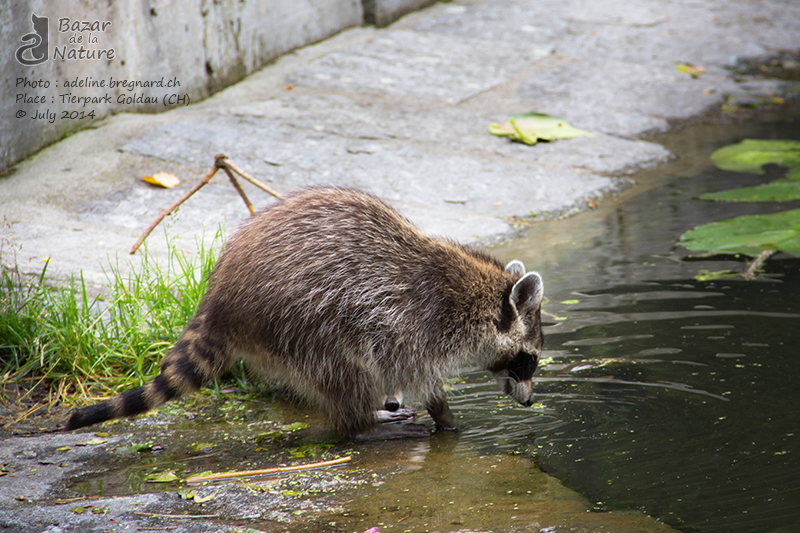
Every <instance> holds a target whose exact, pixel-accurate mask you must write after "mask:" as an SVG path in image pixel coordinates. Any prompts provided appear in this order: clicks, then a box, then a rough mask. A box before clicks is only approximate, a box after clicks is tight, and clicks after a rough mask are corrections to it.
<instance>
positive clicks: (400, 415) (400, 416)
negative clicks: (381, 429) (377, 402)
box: [375, 407, 417, 424]
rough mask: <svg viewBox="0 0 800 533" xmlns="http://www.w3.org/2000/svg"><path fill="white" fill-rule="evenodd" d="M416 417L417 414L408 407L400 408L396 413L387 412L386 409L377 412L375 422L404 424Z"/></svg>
mask: <svg viewBox="0 0 800 533" xmlns="http://www.w3.org/2000/svg"><path fill="white" fill-rule="evenodd" d="M415 416H417V412H416V411H414V410H413V409H409V408H407V407H403V408H400V409H398V410H396V411H387V410H385V409H379V410H377V411H375V420H376V421H377V422H378V424H394V423H397V422H404V421H406V420H411V419H412V418H414V417H415Z"/></svg>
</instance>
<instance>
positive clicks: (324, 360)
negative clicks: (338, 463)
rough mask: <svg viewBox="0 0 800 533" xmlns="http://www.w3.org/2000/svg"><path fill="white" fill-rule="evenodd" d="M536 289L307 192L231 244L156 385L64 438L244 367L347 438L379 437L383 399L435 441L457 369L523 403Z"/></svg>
mask: <svg viewBox="0 0 800 533" xmlns="http://www.w3.org/2000/svg"><path fill="white" fill-rule="evenodd" d="M543 290H544V285H543V282H542V278H541V277H540V276H539V274H538V273H536V272H527V273H526V272H525V267H524V266H523V265H522V263H521V262H519V261H511V262H510V263H509V264H508V265H506V266H505V267H503V265H502V264H501V263H499V262H498V261H497V260H496V259H493V258H492V257H490V256H489V255H486V254H484V253H481V252H479V251H476V250H473V249H470V248H468V247H465V246H462V245H460V244H458V243H456V242H453V241H451V240H447V239H438V238H433V237H431V236H428V235H427V234H425V233H423V232H422V231H421V230H420V229H418V228H417V227H416V226H414V225H413V224H412V223H411V222H409V221H408V220H407V219H406V218H404V217H403V216H401V215H400V214H399V213H398V212H397V211H395V210H394V209H393V208H391V207H389V206H388V205H387V204H385V203H384V202H383V201H381V200H380V199H378V198H377V197H375V196H373V195H371V194H368V193H365V192H362V191H358V190H352V189H342V188H332V187H316V188H310V189H306V190H303V191H301V192H298V193H295V194H293V195H290V196H289V197H288V198H286V200H285V201H284V202H282V203H278V204H275V205H273V206H271V207H268V208H267V209H266V210H264V211H262V212H261V213H259V214H258V215H257V216H255V217H253V218H251V219H250V220H249V221H248V222H246V223H245V224H244V225H243V226H242V228H241V229H240V230H239V231H238V232H237V233H236V234H235V235H234V236H233V237H231V239H230V240H229V241H228V243H227V245H226V249H225V251H224V253H223V254H222V255H221V257H220V258H219V260H218V262H217V265H216V266H215V269H214V271H213V273H212V275H211V278H210V282H209V289H208V292H207V293H206V295H205V297H204V298H203V300H202V302H201V303H200V305H199V308H198V310H197V313H196V314H195V315H194V317H193V318H192V319H191V321H190V322H189V324H188V325H187V326H186V329H185V330H184V331H183V333H182V334H181V335H180V337H179V338H178V341H177V342H176V343H175V345H174V347H173V348H172V350H171V351H170V352H169V354H168V355H166V356H165V358H164V359H163V361H162V363H161V373H160V374H159V375H158V376H157V377H156V378H155V379H154V380H153V381H151V382H149V383H147V384H146V385H144V386H142V387H138V388H135V389H133V390H130V391H127V392H125V393H123V394H121V395H119V396H116V397H114V398H111V399H110V400H107V401H105V402H102V403H99V404H95V405H91V406H88V407H85V408H83V409H79V410H77V411H75V412H74V414H73V415H72V417H71V418H70V419H69V421H68V422H67V424H66V429H67V430H74V429H77V428H81V427H84V426H89V425H91V424H96V423H98V422H102V421H105V420H109V419H111V418H117V417H123V416H131V415H134V414H138V413H142V412H145V411H147V410H150V409H152V408H154V407H157V406H159V405H162V404H164V403H165V402H167V401H169V400H172V399H174V398H178V397H180V396H183V395H185V394H188V393H190V392H193V391H196V390H198V389H199V388H200V387H202V386H203V385H204V384H206V383H208V382H210V381H212V380H214V379H215V378H217V377H219V376H220V375H221V374H222V373H223V372H224V371H225V370H226V369H227V368H229V367H230V366H231V365H232V364H233V363H235V362H236V361H238V360H240V359H243V360H244V361H245V364H246V365H247V366H248V368H249V369H251V370H253V371H255V372H256V373H258V374H260V375H262V376H264V377H265V378H266V379H267V380H269V381H272V382H278V383H280V384H281V385H283V386H288V387H289V388H290V389H291V390H292V391H293V392H294V393H296V394H298V395H299V396H300V397H302V398H305V399H307V400H309V401H310V402H311V403H313V404H315V405H316V406H318V407H319V408H320V409H321V410H322V411H323V412H324V413H325V414H326V415H327V417H328V419H329V420H330V422H331V424H332V425H333V428H334V429H335V431H336V432H338V433H339V434H341V435H343V436H344V437H347V438H350V439H354V438H358V437H360V436H364V435H368V434H378V435H379V437H378V438H381V437H380V433H381V431H380V428H381V427H386V426H379V424H378V421H379V419H378V418H377V417H376V412H377V411H379V410H381V409H382V408H385V407H386V405H387V400H389V399H390V397H391V395H392V394H393V393H392V392H390V393H389V394H387V391H402V392H403V393H404V394H405V395H406V396H407V397H409V398H412V399H415V400H417V401H419V402H420V403H421V404H422V405H424V407H425V408H426V409H427V411H428V413H429V414H430V416H431V417H432V418H433V421H434V423H435V425H434V429H438V430H455V429H456V423H455V418H454V417H453V414H452V412H451V411H450V408H449V406H448V404H447V399H446V398H445V394H444V391H443V388H442V385H443V383H444V382H445V380H447V379H448V378H450V377H452V376H454V375H457V374H458V373H459V371H461V370H463V369H465V368H467V367H479V368H482V369H485V370H489V371H490V372H492V373H493V375H494V377H495V378H496V380H497V382H498V383H499V385H500V387H501V389H502V390H503V391H504V392H505V393H506V394H508V395H509V396H511V397H512V398H514V399H515V400H516V401H517V402H519V403H520V404H522V405H525V406H530V405H531V403H533V389H532V385H531V378H532V376H533V373H534V371H535V370H536V367H537V364H538V360H539V357H540V354H541V351H542V344H543V341H544V337H543V334H542V328H541V318H540V308H541V303H542V297H543ZM393 399H394V400H395V402H396V405H395V403H393V402H392V403H390V406H391V407H395V406H396V407H397V408H399V407H400V401H401V400H398V399H397V398H396V397H393ZM384 412H386V411H384ZM393 426H402V427H410V426H417V427H416V428H415V429H413V430H411V429H406V430H407V431H409V432H410V433H414V434H420V433H426V432H427V433H429V432H430V429H429V428H424V429H423V431H420V426H419V425H416V424H394V425H393ZM392 431H394V432H398V431H401V432H402V431H404V430H402V429H401V430H398V429H397V428H396V427H395V429H393V430H392ZM389 433H390V432H389V431H386V434H387V435H388V434H389Z"/></svg>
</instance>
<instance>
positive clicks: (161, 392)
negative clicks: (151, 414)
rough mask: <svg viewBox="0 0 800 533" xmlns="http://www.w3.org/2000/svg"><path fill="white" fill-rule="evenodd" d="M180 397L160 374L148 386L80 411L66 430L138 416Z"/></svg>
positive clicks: (70, 420)
mask: <svg viewBox="0 0 800 533" xmlns="http://www.w3.org/2000/svg"><path fill="white" fill-rule="evenodd" d="M178 396H179V394H178V391H176V390H175V389H174V388H172V387H170V385H169V381H168V379H167V378H166V377H165V376H164V374H159V375H158V376H156V378H155V379H154V380H153V381H151V382H150V383H148V384H147V385H143V386H141V387H136V388H135V389H132V390H129V391H127V392H124V393H122V394H120V395H119V396H115V397H114V398H111V399H110V400H106V401H104V402H100V403H98V404H95V405H90V406H89V407H84V408H83V409H78V410H77V411H75V412H74V413H73V414H72V416H71V417H70V419H69V421H68V422H67V425H66V427H65V429H66V430H67V431H72V430H73V429H78V428H82V427H86V426H91V425H92V424H98V423H100V422H105V421H106V420H111V419H112V418H121V417H124V416H133V415H138V414H139V413H144V412H146V411H149V410H150V409H154V408H156V407H158V406H160V405H163V404H165V403H166V402H168V401H170V400H172V399H174V398H176V397H178Z"/></svg>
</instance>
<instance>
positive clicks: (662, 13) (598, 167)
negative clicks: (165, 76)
mask: <svg viewBox="0 0 800 533" xmlns="http://www.w3.org/2000/svg"><path fill="white" fill-rule="evenodd" d="M799 44H800V4H798V3H796V2H789V1H781V0H764V1H761V2H758V3H754V2H752V1H749V0H708V1H704V2H696V1H694V0H691V1H690V0H675V1H671V2H663V1H662V0H638V1H635V2H616V1H610V0H598V1H588V0H537V1H524V0H484V1H480V0H465V1H461V2H449V3H442V4H437V5H434V6H432V7H431V8H428V9H425V10H423V11H420V12H418V13H414V14H411V15H409V16H407V17H405V18H403V19H401V20H400V21H398V22H397V23H395V24H393V25H391V26H389V27H387V28H383V29H375V28H357V29H351V30H347V31H344V32H342V33H341V34H339V35H337V36H335V37H333V38H331V39H329V40H327V41H324V42H322V43H320V44H317V45H314V46H310V47H307V48H304V49H301V50H298V51H296V52H293V53H291V54H288V55H286V56H284V57H282V58H281V59H279V60H278V61H276V62H275V63H274V64H272V65H270V66H268V67H266V68H264V69H263V70H262V71H260V72H258V73H256V74H254V75H252V76H250V77H249V78H247V79H245V80H244V81H242V82H240V83H238V84H236V85H234V86H232V87H230V88H228V89H226V90H224V91H222V92H221V93H218V94H217V95H215V96H213V97H212V98H209V99H208V100H205V101H203V102H200V103H197V104H192V105H190V106H187V107H182V108H179V109H175V110H173V111H169V112H166V113H163V114H158V115H131V114H121V115H116V116H114V117H111V118H108V119H106V120H103V121H102V122H98V123H96V124H95V125H94V126H93V127H92V128H91V129H88V130H85V131H82V132H80V133H77V134H75V135H72V136H71V137H69V138H67V139H65V140H63V141H61V142H59V143H57V144H55V145H52V146H50V147H49V148H47V149H45V150H43V151H41V152H40V153H38V154H36V155H35V156H33V157H31V158H29V159H27V160H25V161H24V162H22V163H20V164H19V165H17V167H16V168H15V169H14V171H13V172H12V173H11V174H10V175H8V176H6V177H4V178H1V179H0V206H1V207H0V211H1V213H0V214H2V215H3V216H4V218H5V222H6V224H7V226H8V228H7V229H6V231H5V236H6V238H11V239H13V241H14V242H15V243H16V244H17V245H21V250H20V251H19V252H18V253H17V258H16V259H17V261H18V262H19V264H20V266H21V268H22V269H23V270H24V271H27V272H31V273H35V272H38V271H40V270H41V267H42V265H43V260H45V259H46V258H48V257H49V258H50V259H51V264H50V266H49V270H48V272H49V275H51V276H56V277H59V278H63V277H64V276H67V275H69V274H70V273H75V272H77V271H79V270H83V272H84V275H85V276H86V279H87V280H88V281H89V282H90V283H99V282H101V281H102V280H103V279H104V275H103V273H102V268H103V266H104V265H107V263H108V258H109V257H110V258H112V259H113V258H114V257H115V256H117V257H119V258H120V259H122V260H125V258H127V257H128V251H129V250H130V247H131V246H132V245H133V243H134V242H135V240H136V237H137V235H138V234H140V233H141V232H142V230H143V229H144V228H145V227H146V226H147V225H148V224H149V223H150V222H151V221H152V220H153V219H154V218H155V216H156V215H157V214H158V213H159V212H160V211H161V209H162V208H164V207H165V206H167V205H169V204H170V203H171V202H172V201H173V200H174V199H176V198H177V197H179V196H180V195H182V194H183V193H184V192H185V191H186V190H187V189H188V188H189V187H190V186H191V185H192V183H194V182H196V181H197V180H199V179H200V178H201V177H202V176H203V175H204V174H205V173H206V172H207V170H208V169H209V168H210V167H211V165H212V164H213V161H214V155H215V154H217V153H225V154H226V155H228V157H230V158H231V159H232V160H233V161H234V162H236V163H237V164H238V165H239V166H241V167H243V168H244V169H245V170H247V171H248V172H250V173H251V174H253V175H255V176H256V177H258V178H259V179H261V180H264V181H266V182H268V183H270V184H271V185H272V186H274V187H275V188H276V189H278V190H280V191H284V192H285V191H290V190H293V189H296V188H298V187H303V186H307V185H313V184H335V185H342V186H353V187H359V188H363V189H367V190H370V191H372V192H374V193H376V194H378V195H380V196H381V197H383V198H385V199H386V200H388V201H389V202H390V203H392V204H393V205H395V206H396V207H398V208H399V209H400V210H401V211H402V212H403V213H404V214H406V215H407V216H408V217H409V218H411V219H412V220H413V221H415V222H416V223H418V224H419V225H421V226H422V227H423V228H425V229H426V230H428V231H430V232H432V233H436V234H444V235H448V236H450V237H454V238H456V239H458V240H461V241H467V242H475V241H481V240H485V239H489V238H491V237H494V236H498V235H504V234H508V233H510V232H513V230H514V228H513V220H514V219H515V218H519V217H531V216H535V215H548V214H549V215H552V214H559V213H563V212H568V211H570V210H573V209H580V208H585V201H586V200H587V199H596V198H599V197H601V196H602V195H603V194H605V193H607V192H609V191H613V190H615V189H617V188H619V187H621V186H623V185H624V184H625V183H626V179H625V178H624V177H625V176H626V174H629V173H630V172H631V171H632V170H634V169H636V168H638V167H642V166H649V165H655V164H658V163H660V162H663V161H665V160H666V159H668V158H670V157H671V154H669V153H668V152H667V151H666V150H665V149H664V148H663V147H662V146H660V145H658V144H654V143H652V142H647V141H646V140H642V138H643V137H644V136H646V135H647V134H652V133H654V132H663V131H666V130H668V129H669V128H670V127H671V125H672V124H674V123H675V122H677V121H681V120H684V119H688V118H691V117H696V116H698V115H700V114H702V113H704V112H706V111H708V110H718V109H719V108H720V106H721V105H722V104H724V103H728V104H734V103H742V102H746V103H748V104H757V105H759V104H762V103H766V104H771V103H772V102H773V101H774V100H773V99H774V98H775V97H785V96H787V95H790V92H791V91H793V90H794V91H796V89H795V88H793V87H794V86H793V85H791V84H790V83H788V82H782V81H779V80H775V79H762V78H753V77H745V76H741V75H734V73H733V72H732V70H731V68H730V67H732V66H734V65H736V63H737V61H739V60H740V59H742V58H754V57H767V56H769V55H771V54H775V53H776V52H777V51H779V50H783V49H794V50H796V49H797V48H798V45H799ZM675 62H689V63H693V64H695V65H701V66H703V67H704V68H705V73H703V74H700V75H699V77H697V78H694V77H692V76H690V75H689V74H687V73H684V72H681V71H679V70H678V68H677V66H676V64H675ZM528 111H537V112H543V113H549V114H554V115H558V116H561V117H563V118H565V119H566V120H568V121H569V122H570V123H572V124H573V125H574V126H576V127H579V128H582V129H586V130H589V131H591V132H593V133H594V134H595V135H594V137H591V138H576V139H570V140H562V141H558V142H554V143H540V144H538V145H536V146H533V147H529V146H525V145H522V144H515V143H512V142H510V141H508V140H506V139H500V138H496V137H494V136H492V135H490V134H489V133H488V131H487V127H488V125H489V124H490V123H492V122H496V121H503V120H505V118H506V116H507V115H509V114H512V113H521V112H528ZM159 171H167V172H172V173H174V174H176V175H177V176H178V177H180V178H181V179H182V180H183V183H182V184H181V185H179V186H178V187H176V188H175V189H171V190H165V189H160V188H156V187H153V186H151V185H148V184H146V183H144V182H142V181H141V176H142V175H145V174H153V173H155V172H159ZM245 188H246V190H247V191H248V194H249V196H250V198H251V200H253V202H254V203H255V204H256V206H257V207H258V206H263V205H266V204H267V203H269V202H270V201H273V200H272V199H271V198H270V197H268V196H267V195H266V194H264V193H262V192H260V191H258V190H257V189H255V188H253V187H250V186H249V185H248V184H245ZM246 216H247V211H246V210H245V208H244V205H243V204H242V202H241V199H240V198H239V197H238V195H237V194H236V192H235V191H234V189H233V188H232V187H231V186H230V184H229V183H228V182H227V180H226V179H225V178H224V176H223V175H222V173H220V174H219V176H218V177H216V178H214V180H213V182H212V184H211V185H209V186H207V187H206V188H204V189H202V190H201V191H200V192H199V193H198V194H196V195H195V196H194V197H193V198H192V199H190V200H189V202H187V203H186V204H185V205H184V206H183V207H182V208H181V210H180V215H179V217H178V220H177V221H174V222H172V223H171V224H172V230H171V231H172V232H174V233H176V234H180V235H181V239H183V241H181V242H184V243H185V244H186V247H187V248H192V247H193V243H194V239H195V236H196V235H197V234H198V233H199V232H200V231H202V230H203V228H205V231H206V232H210V233H213V231H214V230H215V229H216V228H217V227H218V225H219V224H220V223H221V224H224V227H225V228H226V229H227V230H229V231H230V230H232V229H234V228H235V227H236V226H237V224H238V223H239V222H240V221H241V220H243V219H244V218H245V217H246ZM162 242H163V237H162V236H161V233H160V231H158V230H157V231H156V232H154V234H153V235H152V236H151V237H150V239H149V245H150V246H151V247H152V248H154V249H158V248H159V247H160V246H163V244H161V243H162ZM8 249H9V248H8V246H7V247H6V250H8ZM9 258H10V256H9V255H8V254H6V256H5V257H4V261H9V260H10V259H9Z"/></svg>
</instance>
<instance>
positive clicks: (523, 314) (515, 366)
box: [488, 261, 544, 407]
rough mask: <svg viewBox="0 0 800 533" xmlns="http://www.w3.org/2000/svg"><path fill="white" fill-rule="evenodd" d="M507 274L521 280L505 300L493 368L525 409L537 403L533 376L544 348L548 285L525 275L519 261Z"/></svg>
mask: <svg viewBox="0 0 800 533" xmlns="http://www.w3.org/2000/svg"><path fill="white" fill-rule="evenodd" d="M506 272H508V273H510V274H512V275H513V276H519V279H518V280H517V281H516V283H514V286H513V287H512V288H511V290H510V291H509V293H508V295H507V296H505V297H504V301H503V305H502V309H501V317H500V320H499V321H498V335H499V340H500V345H499V347H498V348H499V349H498V356H499V357H497V358H496V359H495V360H494V361H493V362H492V363H491V365H489V367H488V370H489V371H490V372H492V374H493V375H494V378H495V380H496V381H497V384H498V385H500V388H501V389H502V390H503V392H505V393H506V394H508V395H509V396H511V397H512V398H514V399H515V400H516V401H518V402H519V403H521V404H522V405H524V406H526V407H529V406H530V405H531V404H532V403H533V384H532V378H533V373H534V372H535V371H536V367H537V366H538V364H539V357H540V356H541V353H542V345H543V344H544V334H543V333H542V324H541V306H542V299H543V297H544V283H543V282H542V277H541V276H540V275H539V273H538V272H528V273H525V267H524V266H523V264H522V263H520V262H519V261H511V262H510V263H509V264H508V265H507V266H506Z"/></svg>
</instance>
